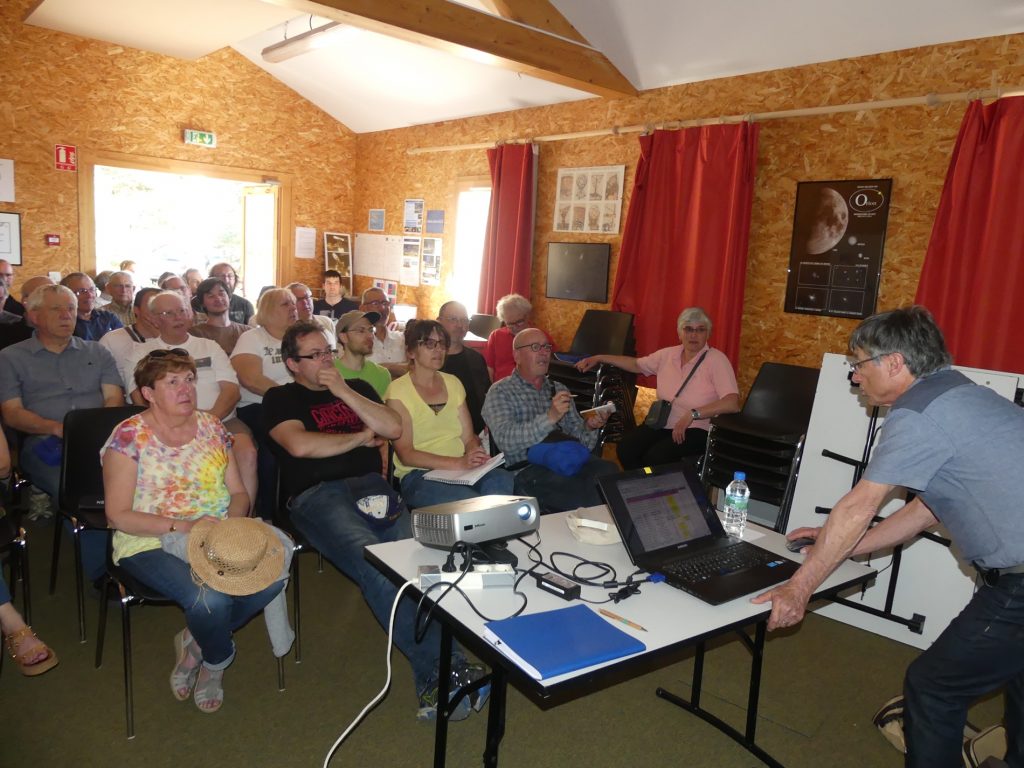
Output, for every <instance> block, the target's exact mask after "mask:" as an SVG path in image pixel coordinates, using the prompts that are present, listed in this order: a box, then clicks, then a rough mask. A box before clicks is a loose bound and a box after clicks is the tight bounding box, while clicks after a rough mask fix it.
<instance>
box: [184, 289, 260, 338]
mask: <svg viewBox="0 0 1024 768" xmlns="http://www.w3.org/2000/svg"><path fill="white" fill-rule="evenodd" d="M196 301H198V302H199V307H200V309H201V310H202V311H203V312H204V313H206V320H205V322H200V323H197V324H195V325H193V326H192V327H191V328H190V329H189V333H191V334H192V335H193V336H199V337H200V338H203V339H210V340H211V341H215V342H217V343H218V344H220V348H221V349H223V350H224V353H225V354H227V355H230V354H231V353H232V352H234V351H235V344H237V343H238V339H239V337H240V336H241V335H242V334H243V333H245V332H246V331H248V330H251V326H248V325H243V324H242V323H236V322H235V321H234V320H232V319H231V316H230V315H229V314H228V309H229V307H230V305H231V294H230V293H229V292H228V286H227V284H226V283H225V282H224V281H223V280H221V279H220V278H219V277H208V278H206V279H205V280H203V281H202V282H201V283H200V284H199V288H198V289H197V290H196V297H195V300H194V301H193V302H192V306H193V307H194V306H195V303H196Z"/></svg>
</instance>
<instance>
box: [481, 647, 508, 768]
mask: <svg viewBox="0 0 1024 768" xmlns="http://www.w3.org/2000/svg"><path fill="white" fill-rule="evenodd" d="M507 692H508V678H507V676H506V675H505V670H504V669H499V668H497V667H495V668H494V669H493V670H491V697H490V699H488V702H487V744H486V746H485V748H484V766H485V768H497V765H498V747H500V746H501V740H502V738H504V736H505V695H506V693H507Z"/></svg>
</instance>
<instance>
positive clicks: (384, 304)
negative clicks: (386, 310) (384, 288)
mask: <svg viewBox="0 0 1024 768" xmlns="http://www.w3.org/2000/svg"><path fill="white" fill-rule="evenodd" d="M366 306H368V307H390V306H391V302H390V301H388V300H387V299H381V300H378V301H368V302H366Z"/></svg>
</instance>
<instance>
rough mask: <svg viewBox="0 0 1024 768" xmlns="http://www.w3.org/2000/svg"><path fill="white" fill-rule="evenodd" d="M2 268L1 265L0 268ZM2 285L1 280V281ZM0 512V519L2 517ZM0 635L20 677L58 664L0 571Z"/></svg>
mask: <svg viewBox="0 0 1024 768" xmlns="http://www.w3.org/2000/svg"><path fill="white" fill-rule="evenodd" d="M0 268H2V265H0ZM0 282H2V280H0ZM10 479H11V454H10V451H9V450H8V449H7V438H6V437H4V433H3V430H0V482H2V483H3V485H4V486H5V487H8V488H9V485H10ZM4 514H5V513H4V511H3V509H0V517H3V516H4ZM0 634H2V635H3V640H4V648H5V649H6V651H7V653H8V654H10V656H11V658H12V659H13V660H14V663H15V664H17V665H18V669H19V670H20V671H21V674H23V675H25V676H26V677H35V676H36V675H41V674H43V672H47V671H49V670H51V669H53V668H54V667H55V666H57V664H58V661H59V660H58V659H57V654H56V653H54V652H53V651H51V650H50V649H49V648H47V647H46V643H44V642H43V641H42V640H40V639H39V638H38V637H36V633H35V632H33V631H32V627H30V626H28V625H27V624H26V623H25V620H24V619H23V618H22V617H21V614H20V613H18V610H17V609H16V608H15V607H14V605H13V604H12V603H11V591H10V590H9V589H8V588H7V582H6V581H4V577H3V572H2V570H0Z"/></svg>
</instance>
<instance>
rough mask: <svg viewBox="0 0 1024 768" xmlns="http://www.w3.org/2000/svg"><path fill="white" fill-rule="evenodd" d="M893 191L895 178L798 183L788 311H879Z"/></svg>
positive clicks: (837, 313) (840, 313) (851, 314)
mask: <svg viewBox="0 0 1024 768" xmlns="http://www.w3.org/2000/svg"><path fill="white" fill-rule="evenodd" d="M891 192H892V179H865V180H861V181H802V182H800V183H799V184H797V189H796V212H795V214H794V216H793V242H792V245H791V246H790V251H789V280H788V282H787V284H786V311H787V312H799V313H802V314H808V315H830V316H832V317H851V318H864V317H867V316H868V315H871V314H874V311H875V302H876V301H877V299H878V281H879V278H880V276H881V272H882V252H883V250H884V248H885V228H886V224H887V223H888V221H889V203H890V200H891Z"/></svg>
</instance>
